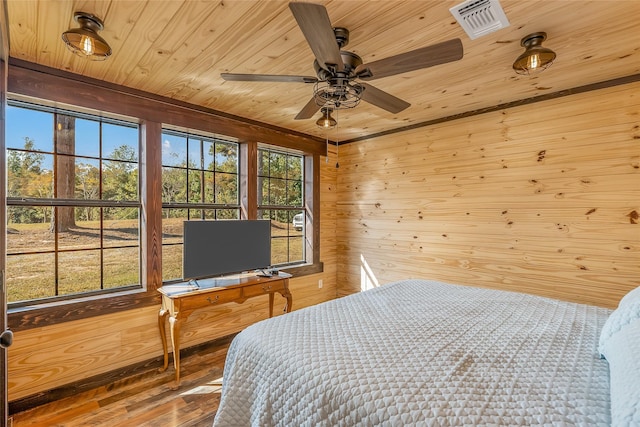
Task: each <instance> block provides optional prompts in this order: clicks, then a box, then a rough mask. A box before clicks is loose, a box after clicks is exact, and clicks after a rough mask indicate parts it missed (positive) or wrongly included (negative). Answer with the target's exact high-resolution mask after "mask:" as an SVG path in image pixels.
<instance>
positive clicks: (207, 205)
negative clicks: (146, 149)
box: [161, 127, 241, 283]
mask: <svg viewBox="0 0 640 427" xmlns="http://www.w3.org/2000/svg"><path fill="white" fill-rule="evenodd" d="M167 134H169V135H173V136H177V137H180V138H185V139H186V141H185V142H186V153H185V156H186V165H185V166H171V165H165V164H164V162H162V174H163V175H162V178H164V170H165V168H172V169H178V170H182V171H184V173H185V174H186V175H187V177H186V186H187V188H186V190H185V201H180V202H165V201H164V200H162V211H163V213H164V211H165V210H166V209H185V210H187V218H186V219H196V218H197V219H205V218H204V213H205V211H214V212H215V216H217V211H218V210H236V211H237V219H238V220H240V211H241V210H240V188H239V187H240V175H241V174H240V172H241V165H240V144H239V143H238V142H237V141H232V138H230V137H226V136H220V135H204V132H198V131H196V130H193V129H176V128H175V127H173V128H167V127H163V129H162V135H163V138H164V136H165V135H167ZM190 138H193V139H195V140H196V141H200V150H199V151H200V155H201V164H200V167H197V168H191V167H190V166H189V162H190V160H189V153H190V146H189V141H190ZM204 141H207V142H210V143H213V144H216V143H224V144H234V145H235V146H236V152H237V160H236V161H237V163H236V172H235V173H230V172H224V171H217V170H215V167H214V170H211V171H208V170H206V169H203V168H204V160H203V159H202V154H203V145H202V144H203V142H204ZM214 158H215V156H214ZM192 171H197V172H198V174H199V175H200V179H201V183H203V179H204V173H205V172H209V173H213V177H214V183H215V182H216V179H215V177H216V176H217V174H232V175H235V179H236V196H237V197H236V201H235V203H233V204H227V203H216V202H215V200H214V202H206V201H205V200H204V186H202V187H201V194H200V196H201V197H200V200H199V201H197V202H195V201H194V202H190V201H189V176H190V175H189V174H190V172H192ZM213 190H214V199H215V184H214V189H213ZM197 210H200V211H201V214H200V216H199V217H196V216H193V217H192V216H191V211H197ZM164 219H165V217H164V215H163V221H164ZM182 244H183V242H180V243H164V239H163V241H162V242H161V248H162V252H163V254H164V253H165V248H166V247H168V246H178V245H182ZM162 267H163V271H162V274H163V276H164V265H163V266H162ZM181 281H182V279H181V278H171V279H165V278H164V277H163V283H178V282H181Z"/></svg>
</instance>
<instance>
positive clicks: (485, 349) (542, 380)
mask: <svg viewBox="0 0 640 427" xmlns="http://www.w3.org/2000/svg"><path fill="white" fill-rule="evenodd" d="M610 312H611V311H610V310H607V309H604V308H598V307H593V306H587V305H580V304H574V303H568V302H561V301H556V300H551V299H546V298H541V297H536V296H531V295H525V294H519V293H510V292H501V291H494V290H488V289H479V288H471V287H464V286H455V285H448V284H443V283H439V282H432V281H424V280H406V281H402V282H397V283H393V284H389V285H384V286H381V287H379V288H376V289H373V290H370V291H366V292H363V293H359V294H356V295H351V296H348V297H345V298H341V299H338V300H334V301H330V302H327V303H324V304H320V305H317V306H313V307H309V308H306V309H303V310H299V311H295V312H293V313H290V314H286V315H283V316H279V317H275V318H272V319H269V320H265V321H262V322H259V323H257V324H255V325H252V326H250V327H248V328H247V329H245V330H244V331H243V332H241V333H240V334H239V335H238V336H237V337H236V338H235V339H234V340H233V342H232V344H231V347H230V349H229V353H228V355H227V360H226V363H225V370H224V382H223V390H222V398H221V402H220V407H219V409H218V412H217V415H216V418H215V423H214V425H215V426H248V425H253V426H260V427H265V426H287V427H290V426H377V425H381V426H408V425H424V426H466V425H499V426H508V425H517V426H532V425H548V426H571V425H579V426H598V425H602V426H607V425H609V424H610V412H609V371H608V365H607V362H606V360H602V359H600V357H599V353H598V350H597V345H598V338H599V334H600V330H601V329H602V326H603V324H604V322H605V320H606V319H607V317H608V315H609V314H610Z"/></svg>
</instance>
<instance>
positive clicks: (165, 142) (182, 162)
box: [162, 132, 187, 167]
mask: <svg viewBox="0 0 640 427" xmlns="http://www.w3.org/2000/svg"><path fill="white" fill-rule="evenodd" d="M162 165H163V166H183V167H185V166H186V165H187V138H186V137H182V136H176V135H173V134H169V133H166V132H163V133H162Z"/></svg>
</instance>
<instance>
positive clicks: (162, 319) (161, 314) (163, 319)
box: [158, 306, 169, 372]
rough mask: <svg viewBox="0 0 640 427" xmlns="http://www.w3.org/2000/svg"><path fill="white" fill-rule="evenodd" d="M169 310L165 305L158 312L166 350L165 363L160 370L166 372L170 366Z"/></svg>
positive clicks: (159, 325) (159, 326) (163, 347)
mask: <svg viewBox="0 0 640 427" xmlns="http://www.w3.org/2000/svg"><path fill="white" fill-rule="evenodd" d="M168 315H169V310H166V309H165V308H164V306H163V307H162V308H161V309H160V311H159V312H158V329H159V330H160V339H161V340H162V350H163V351H164V364H163V365H162V368H160V369H159V370H158V371H159V372H164V371H166V370H167V368H168V367H169V349H168V348H167V332H166V329H165V324H166V322H167V316H168Z"/></svg>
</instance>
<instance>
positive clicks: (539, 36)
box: [513, 32, 556, 75]
mask: <svg viewBox="0 0 640 427" xmlns="http://www.w3.org/2000/svg"><path fill="white" fill-rule="evenodd" d="M546 39H547V33H545V32H539V33H532V34H529V35H528V36H526V37H523V38H522V40H521V42H520V45H521V46H522V47H524V48H525V51H524V52H523V53H522V54H521V55H520V56H518V58H517V59H516V61H515V62H514V63H513V69H514V71H515V72H516V73H518V74H525V75H529V74H533V73H538V72H541V71H543V70H546V69H547V68H549V67H550V66H551V64H553V61H554V59H556V53H555V52H554V51H552V50H551V49H547V48H546V47H542V42H543V41H545V40H546Z"/></svg>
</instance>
